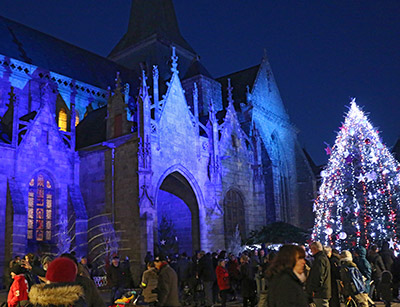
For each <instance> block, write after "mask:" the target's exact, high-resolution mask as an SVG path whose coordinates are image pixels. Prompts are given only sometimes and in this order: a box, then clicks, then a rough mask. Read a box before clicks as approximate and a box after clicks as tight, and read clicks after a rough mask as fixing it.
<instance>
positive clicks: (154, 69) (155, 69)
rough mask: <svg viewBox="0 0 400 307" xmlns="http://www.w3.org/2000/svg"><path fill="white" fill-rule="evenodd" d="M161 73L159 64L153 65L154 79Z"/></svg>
mask: <svg viewBox="0 0 400 307" xmlns="http://www.w3.org/2000/svg"><path fill="white" fill-rule="evenodd" d="M158 76H159V73H158V66H157V65H153V79H158Z"/></svg>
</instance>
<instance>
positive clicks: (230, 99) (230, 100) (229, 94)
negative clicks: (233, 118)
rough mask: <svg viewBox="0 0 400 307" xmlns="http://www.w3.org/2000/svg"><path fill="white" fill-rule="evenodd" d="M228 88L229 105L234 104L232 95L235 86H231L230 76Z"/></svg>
mask: <svg viewBox="0 0 400 307" xmlns="http://www.w3.org/2000/svg"><path fill="white" fill-rule="evenodd" d="M226 89H227V90H228V103H229V106H233V97H232V90H233V87H232V86H231V79H230V78H228V87H227V88H226Z"/></svg>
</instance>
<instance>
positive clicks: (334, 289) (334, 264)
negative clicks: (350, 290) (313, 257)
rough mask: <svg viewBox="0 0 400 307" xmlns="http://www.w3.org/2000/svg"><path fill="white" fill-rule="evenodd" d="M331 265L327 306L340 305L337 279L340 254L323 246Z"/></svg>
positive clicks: (337, 306)
mask: <svg viewBox="0 0 400 307" xmlns="http://www.w3.org/2000/svg"><path fill="white" fill-rule="evenodd" d="M324 252H325V254H326V255H327V256H328V259H329V264H330V266H331V299H330V300H329V307H340V299H339V288H338V281H340V256H339V255H338V254H337V253H336V252H333V250H332V248H331V247H329V246H324Z"/></svg>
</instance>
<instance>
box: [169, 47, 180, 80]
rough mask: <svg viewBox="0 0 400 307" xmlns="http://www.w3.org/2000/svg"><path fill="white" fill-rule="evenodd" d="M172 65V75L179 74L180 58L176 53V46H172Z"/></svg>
mask: <svg viewBox="0 0 400 307" xmlns="http://www.w3.org/2000/svg"><path fill="white" fill-rule="evenodd" d="M171 60H172V64H171V71H172V73H173V74H174V73H176V74H178V73H179V71H178V56H177V55H176V52H175V46H172V56H171Z"/></svg>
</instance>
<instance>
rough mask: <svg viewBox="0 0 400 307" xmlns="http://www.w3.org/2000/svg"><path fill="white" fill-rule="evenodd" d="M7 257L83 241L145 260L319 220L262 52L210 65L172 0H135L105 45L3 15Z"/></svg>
mask: <svg viewBox="0 0 400 307" xmlns="http://www.w3.org/2000/svg"><path fill="white" fill-rule="evenodd" d="M0 40H1V44H0V117H1V126H0V219H1V221H0V225H2V226H1V229H0V237H1V240H0V245H2V246H1V247H0V251H2V252H0V263H4V262H5V261H6V260H8V259H10V258H11V257H12V256H15V255H23V254H25V253H27V252H31V251H32V252H38V253H53V254H57V253H60V251H67V250H75V251H76V253H77V255H79V256H82V255H88V256H89V259H91V260H92V261H98V262H99V261H104V257H105V256H106V255H107V254H110V252H118V253H120V254H121V255H122V256H128V257H129V258H130V260H131V262H132V267H133V270H134V271H135V272H139V270H140V266H141V264H142V260H143V258H144V255H145V254H146V252H147V251H154V248H155V246H157V244H159V242H158V237H159V232H158V230H159V226H160V223H161V221H162V220H163V219H165V220H167V221H169V222H170V223H171V224H172V225H173V228H174V230H175V233H176V236H175V240H176V244H177V245H178V246H179V251H180V252H182V251H186V252H188V253H189V254H191V253H192V251H194V250H198V249H203V250H208V251H212V250H216V249H225V248H226V247H227V246H228V245H229V243H230V242H231V240H232V239H233V237H234V235H235V232H236V229H239V231H240V234H241V236H242V237H243V238H244V237H246V235H248V234H249V233H250V231H251V230H254V229H258V228H260V227H261V226H263V225H266V224H267V223H271V222H274V221H285V222H288V223H291V224H294V225H297V226H300V227H303V228H309V227H311V226H312V224H313V216H312V199H313V198H314V191H315V187H314V186H315V182H314V177H313V174H312V171H311V169H310V166H309V164H308V162H307V159H306V157H305V155H304V153H303V151H302V149H301V148H300V146H299V144H298V141H297V130H296V128H295V126H294V125H293V124H292V123H291V122H290V119H289V116H288V114H287V112H286V110H285V107H284V105H283V102H282V99H281V97H280V94H279V90H278V87H277V85H276V83H275V80H274V76H273V73H272V70H271V67H270V64H269V62H268V59H267V57H266V56H265V55H264V57H263V58H262V60H261V63H260V64H258V65H256V66H254V67H251V68H248V69H245V70H242V71H239V72H235V73H232V74H229V75H226V76H223V77H220V78H217V79H216V78H213V77H212V76H211V75H210V73H209V72H208V71H207V69H206V68H205V67H204V66H203V65H202V64H201V62H200V60H199V57H198V55H197V54H196V52H195V51H194V50H193V49H192V47H191V46H190V45H189V44H188V43H187V42H186V40H185V39H184V38H183V37H182V35H181V34H180V31H179V28H178V24H177V20H176V17H175V12H174V8H173V4H172V1H167V0H146V1H144V0H133V1H132V8H131V19H130V22H129V26H128V30H127V33H126V34H125V35H124V37H123V38H122V39H121V41H120V42H119V43H118V44H117V45H116V46H115V47H114V49H113V50H112V51H111V53H110V55H109V56H108V57H107V58H104V57H101V56H98V55H96V54H93V53H91V52H89V51H86V50H83V49H81V48H79V47H76V46H73V45H71V44H68V43H66V42H63V41H60V40H58V39H56V38H54V37H51V36H49V35H47V34H44V33H41V32H38V31H36V30H33V29H31V28H28V27H26V26H24V25H21V24H19V23H16V22H14V21H11V20H8V19H6V18H3V17H0Z"/></svg>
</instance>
